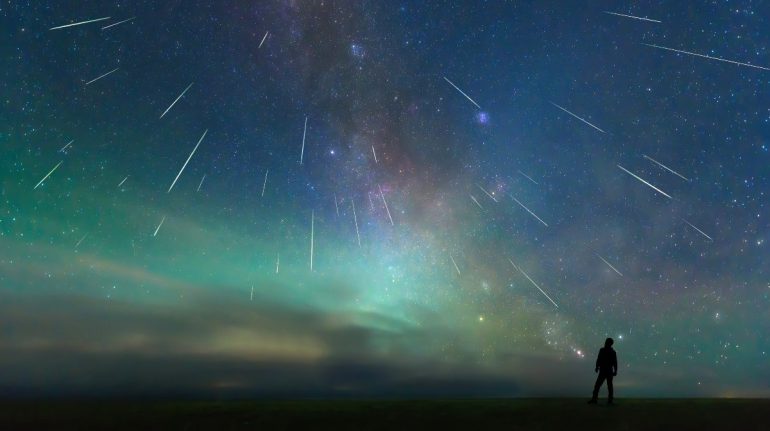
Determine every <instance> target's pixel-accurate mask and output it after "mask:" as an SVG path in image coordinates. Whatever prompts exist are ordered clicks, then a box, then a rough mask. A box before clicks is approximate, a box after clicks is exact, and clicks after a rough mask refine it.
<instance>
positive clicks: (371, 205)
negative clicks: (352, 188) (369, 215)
mask: <svg viewBox="0 0 770 431" xmlns="http://www.w3.org/2000/svg"><path fill="white" fill-rule="evenodd" d="M366 195H367V196H369V207H370V208H371V210H372V212H374V201H373V200H372V192H366Z"/></svg>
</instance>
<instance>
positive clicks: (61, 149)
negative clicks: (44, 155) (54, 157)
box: [59, 139, 75, 153]
mask: <svg viewBox="0 0 770 431" xmlns="http://www.w3.org/2000/svg"><path fill="white" fill-rule="evenodd" d="M73 142H75V140H74V139H73V140H71V141H69V142H67V145H65V146H63V147H61V148H60V149H59V152H60V153H63V152H64V150H66V149H67V148H69V146H70V145H72V143H73Z"/></svg>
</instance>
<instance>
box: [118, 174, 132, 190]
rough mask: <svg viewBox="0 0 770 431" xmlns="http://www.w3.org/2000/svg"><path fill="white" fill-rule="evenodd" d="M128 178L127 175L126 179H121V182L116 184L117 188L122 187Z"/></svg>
mask: <svg viewBox="0 0 770 431" xmlns="http://www.w3.org/2000/svg"><path fill="white" fill-rule="evenodd" d="M128 177H129V175H126V177H125V178H123V181H121V182H120V184H118V187H120V186H122V185H123V183H125V182H126V180H127V179H128Z"/></svg>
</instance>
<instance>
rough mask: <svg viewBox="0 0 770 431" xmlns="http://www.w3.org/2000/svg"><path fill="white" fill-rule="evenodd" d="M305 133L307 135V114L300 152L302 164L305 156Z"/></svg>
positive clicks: (300, 162)
mask: <svg viewBox="0 0 770 431" xmlns="http://www.w3.org/2000/svg"><path fill="white" fill-rule="evenodd" d="M305 135H307V116H305V130H303V131H302V151H301V152H300V153H299V164H300V165H301V164H302V159H303V158H304V157H305Z"/></svg>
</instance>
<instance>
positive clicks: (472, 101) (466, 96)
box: [444, 76, 481, 109]
mask: <svg viewBox="0 0 770 431" xmlns="http://www.w3.org/2000/svg"><path fill="white" fill-rule="evenodd" d="M444 80H446V82H448V83H449V85H451V86H452V87H454V88H455V90H457V91H459V92H460V94H462V95H463V96H465V98H466V99H468V100H470V101H471V103H473V104H474V105H476V107H477V108H479V109H481V106H479V104H478V103H476V101H475V100H473V99H471V97H470V96H468V95H467V94H465V92H464V91H462V90H460V88H459V87H458V86H456V85H455V84H454V83H453V82H452V81H450V80H449V79H447V77H446V76H445V77H444Z"/></svg>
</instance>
